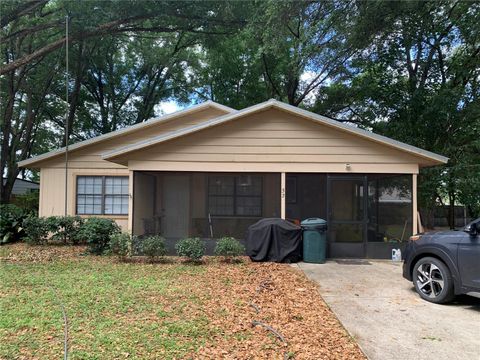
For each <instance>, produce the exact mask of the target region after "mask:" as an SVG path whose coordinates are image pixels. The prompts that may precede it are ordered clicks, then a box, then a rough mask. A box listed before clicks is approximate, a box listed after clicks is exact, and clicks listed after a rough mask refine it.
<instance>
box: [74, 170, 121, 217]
mask: <svg viewBox="0 0 480 360" xmlns="http://www.w3.org/2000/svg"><path fill="white" fill-rule="evenodd" d="M77 214H79V215H103V214H105V215H127V214H128V177H127V176H77Z"/></svg>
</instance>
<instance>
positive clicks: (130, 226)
mask: <svg viewBox="0 0 480 360" xmlns="http://www.w3.org/2000/svg"><path fill="white" fill-rule="evenodd" d="M128 232H129V233H130V234H132V233H133V170H130V171H129V172H128Z"/></svg>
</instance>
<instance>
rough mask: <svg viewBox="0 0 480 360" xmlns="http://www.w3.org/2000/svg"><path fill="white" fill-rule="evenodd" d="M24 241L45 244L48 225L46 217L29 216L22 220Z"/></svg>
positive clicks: (32, 243) (31, 243)
mask: <svg viewBox="0 0 480 360" xmlns="http://www.w3.org/2000/svg"><path fill="white" fill-rule="evenodd" d="M22 226H23V229H24V230H25V242H26V243H28V244H30V245H41V244H45V243H46V242H47V240H48V233H49V230H50V229H49V226H48V222H47V219H46V218H41V217H36V216H29V217H27V218H25V219H24V220H23V223H22Z"/></svg>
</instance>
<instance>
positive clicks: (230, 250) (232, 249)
mask: <svg viewBox="0 0 480 360" xmlns="http://www.w3.org/2000/svg"><path fill="white" fill-rule="evenodd" d="M214 253H215V255H217V256H223V257H224V258H225V260H227V259H230V260H233V259H234V258H235V257H238V256H242V255H243V254H244V253H245V247H244V246H243V245H242V244H241V243H240V242H239V241H238V240H237V239H235V238H233V237H222V238H221V239H220V240H218V242H217V245H216V246H215V250H214Z"/></svg>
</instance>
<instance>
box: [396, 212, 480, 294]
mask: <svg viewBox="0 0 480 360" xmlns="http://www.w3.org/2000/svg"><path fill="white" fill-rule="evenodd" d="M403 259H404V262H403V277H404V278H405V279H407V280H409V281H413V285H414V286H415V290H416V291H417V293H418V294H419V295H420V296H421V297H422V298H423V299H425V300H427V301H431V302H434V303H438V304H440V303H446V302H448V301H451V300H452V299H453V298H454V297H455V295H460V294H469V293H472V294H471V295H476V293H480V218H479V219H477V220H474V221H472V222H471V223H470V224H468V225H467V226H466V227H465V228H464V229H463V231H443V232H436V233H425V234H419V235H414V236H412V237H411V238H410V241H409V242H408V245H407V247H406V248H405V252H404V257H403Z"/></svg>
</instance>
